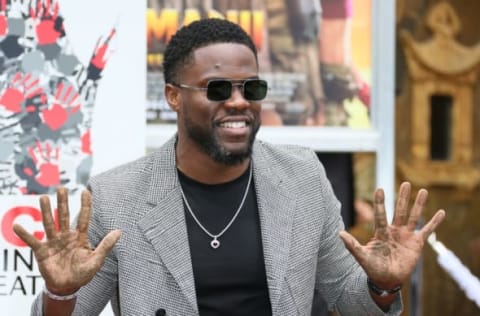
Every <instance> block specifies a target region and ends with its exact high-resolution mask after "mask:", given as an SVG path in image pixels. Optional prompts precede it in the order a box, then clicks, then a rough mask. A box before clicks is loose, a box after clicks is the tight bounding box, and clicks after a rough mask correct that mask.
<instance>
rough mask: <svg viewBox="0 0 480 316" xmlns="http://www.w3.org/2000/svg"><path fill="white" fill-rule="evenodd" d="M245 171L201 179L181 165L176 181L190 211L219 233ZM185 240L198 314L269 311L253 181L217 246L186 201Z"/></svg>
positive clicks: (238, 197)
mask: <svg viewBox="0 0 480 316" xmlns="http://www.w3.org/2000/svg"><path fill="white" fill-rule="evenodd" d="M248 177H249V170H247V171H246V172H245V173H244V174H243V175H242V176H240V177H239V178H237V179H235V180H233V181H231V182H228V183H223V184H215V185H207V184H202V183H199V182H197V181H195V180H193V179H191V178H188V177H187V176H186V175H184V174H182V173H181V172H180V171H179V178H180V183H181V185H182V188H183V191H184V193H185V196H186V198H187V199H188V203H189V204H190V207H191V208H192V211H193V213H194V214H195V216H196V217H197V218H198V220H199V221H200V223H201V224H202V225H203V226H204V227H205V228H206V229H207V230H208V231H209V232H210V233H211V234H214V235H216V234H218V233H219V232H221V231H222V230H223V229H224V228H225V226H226V225H227V224H228V223H229V221H230V220H231V219H232V217H233V216H234V214H235V211H236V210H237V209H238V207H239V205H240V202H241V199H242V198H243V194H244V192H245V189H246V186H247V183H248ZM185 217H186V219H187V229H188V240H189V244H190V253H191V257H192V265H193V274H194V279H195V288H196V293H197V301H198V308H199V311H200V315H201V316H219V315H228V316H236V315H238V316H240V315H256V316H257V315H258V316H263V315H265V316H266V315H271V314H272V313H271V306H270V299H269V295H268V286H267V281H266V273H265V262H264V258H263V248H262V238H261V233H260V221H259V217H258V207H257V201H256V196H255V190H254V185H253V181H252V183H251V184H250V187H249V192H248V195H247V198H246V200H245V203H244V205H243V207H242V210H241V211H240V213H239V214H238V216H237V218H236V219H235V221H234V222H233V224H232V225H231V226H230V228H229V229H228V230H227V231H226V232H225V233H224V234H223V235H222V236H220V237H219V238H218V240H219V241H220V243H221V244H220V247H218V248H217V249H213V248H212V247H211V246H210V242H211V241H212V238H211V237H210V236H208V235H207V234H206V233H205V232H204V231H203V230H202V229H201V228H200V227H199V226H198V224H197V223H196V222H195V220H194V219H193V217H192V215H191V214H190V213H189V211H188V210H187V207H186V205H185Z"/></svg>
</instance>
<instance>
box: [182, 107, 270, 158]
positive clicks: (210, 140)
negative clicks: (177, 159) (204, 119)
mask: <svg viewBox="0 0 480 316" xmlns="http://www.w3.org/2000/svg"><path fill="white" fill-rule="evenodd" d="M184 126H185V130H186V132H187V136H188V137H189V138H190V139H192V140H193V141H194V142H195V143H196V144H197V145H198V147H199V148H200V149H201V150H202V151H203V152H204V153H206V154H207V155H208V156H209V157H210V158H212V159H213V161H215V162H218V163H221V164H224V165H228V166H234V165H239V164H241V163H242V162H244V161H245V160H246V159H248V158H250V157H251V155H252V148H253V142H254V141H255V136H256V135H257V132H258V129H259V128H260V122H259V120H258V119H254V120H253V121H252V126H251V127H252V133H250V136H249V138H248V141H247V144H246V146H245V148H244V149H243V150H242V151H239V152H231V151H228V150H227V149H226V148H225V146H223V145H222V144H221V142H220V140H219V137H218V135H217V134H216V133H215V129H216V128H218V127H216V126H215V125H214V124H212V126H211V128H210V129H206V128H204V127H202V126H199V125H198V124H196V123H195V122H193V121H192V120H190V118H189V116H188V115H186V116H185V118H184Z"/></svg>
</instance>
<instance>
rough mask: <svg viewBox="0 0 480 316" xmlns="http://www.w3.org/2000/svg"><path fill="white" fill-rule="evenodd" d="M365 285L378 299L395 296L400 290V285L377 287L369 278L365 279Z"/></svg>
mask: <svg viewBox="0 0 480 316" xmlns="http://www.w3.org/2000/svg"><path fill="white" fill-rule="evenodd" d="M367 284H368V288H369V289H370V291H371V292H372V293H374V294H375V295H378V296H380V297H386V296H389V295H393V294H396V293H398V292H399V291H400V290H401V289H402V285H401V284H400V285H396V286H385V285H379V284H377V283H375V282H373V281H372V280H370V278H367Z"/></svg>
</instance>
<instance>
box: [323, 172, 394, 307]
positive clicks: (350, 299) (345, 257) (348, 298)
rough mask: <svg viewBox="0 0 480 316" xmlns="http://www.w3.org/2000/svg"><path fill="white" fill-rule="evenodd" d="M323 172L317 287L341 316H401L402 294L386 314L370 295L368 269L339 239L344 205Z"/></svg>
mask: <svg viewBox="0 0 480 316" xmlns="http://www.w3.org/2000/svg"><path fill="white" fill-rule="evenodd" d="M319 164H320V163H319ZM319 169H320V176H321V179H320V183H321V185H320V188H321V192H320V194H322V195H323V197H324V199H325V203H324V205H322V206H321V209H320V211H321V212H324V214H323V215H324V219H325V220H324V222H323V226H324V227H323V229H322V236H321V239H320V240H321V245H320V249H319V252H318V263H317V275H316V288H317V289H318V290H319V291H320V293H321V294H322V296H323V298H324V299H325V301H326V302H327V304H328V309H329V310H336V311H337V312H338V313H339V314H340V315H355V316H361V315H400V313H401V311H402V302H401V297H400V295H399V296H398V298H397V299H396V300H395V302H394V303H393V304H392V305H391V307H390V311H389V312H388V313H384V312H383V311H382V310H381V309H380V308H379V307H378V306H377V305H376V303H375V302H374V301H373V299H372V297H371V296H370V293H369V290H368V286H367V276H366V274H365V272H364V270H363V269H362V267H361V266H360V265H359V264H358V263H357V262H356V260H355V258H354V257H353V256H352V255H351V254H350V252H349V251H348V250H347V249H346V247H345V245H344V243H343V241H342V240H341V238H340V236H339V233H340V231H342V230H344V229H345V228H344V224H343V220H342V217H341V213H340V207H341V205H340V203H339V202H338V200H337V198H336V197H335V195H334V193H333V190H332V187H331V185H330V183H329V181H328V180H327V178H326V175H325V171H324V170H323V167H322V166H321V164H320V166H319Z"/></svg>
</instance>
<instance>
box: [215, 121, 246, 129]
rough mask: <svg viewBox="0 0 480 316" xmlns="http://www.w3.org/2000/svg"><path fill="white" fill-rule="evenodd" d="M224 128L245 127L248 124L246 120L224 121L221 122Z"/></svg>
mask: <svg viewBox="0 0 480 316" xmlns="http://www.w3.org/2000/svg"><path fill="white" fill-rule="evenodd" d="M219 126H220V127H223V128H245V127H247V126H248V124H247V122H245V121H235V122H223V123H220V124H219Z"/></svg>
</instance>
